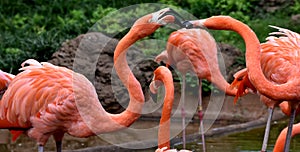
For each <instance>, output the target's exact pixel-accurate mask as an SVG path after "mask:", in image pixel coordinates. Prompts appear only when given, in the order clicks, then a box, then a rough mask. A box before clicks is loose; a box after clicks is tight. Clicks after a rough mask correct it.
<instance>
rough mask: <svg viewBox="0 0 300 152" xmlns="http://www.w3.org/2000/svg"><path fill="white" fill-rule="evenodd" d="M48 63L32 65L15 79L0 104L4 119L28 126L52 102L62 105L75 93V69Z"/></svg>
mask: <svg viewBox="0 0 300 152" xmlns="http://www.w3.org/2000/svg"><path fill="white" fill-rule="evenodd" d="M48 64H49V63H48ZM48 64H46V65H45V66H36V65H30V66H28V67H26V68H24V69H25V71H23V72H21V73H20V74H18V75H17V76H16V77H15V78H14V79H13V80H12V81H11V83H10V85H9V87H8V89H7V90H6V92H5V93H4V95H3V98H2V100H1V103H0V118H2V119H7V120H8V121H10V122H12V123H17V124H18V125H20V127H23V128H27V127H30V126H31V125H32V124H31V120H30V118H31V116H35V117H40V115H43V114H44V113H45V112H49V111H50V108H51V106H49V105H50V104H51V103H52V104H54V105H61V104H63V103H62V102H64V101H65V100H66V99H67V98H68V96H69V95H70V94H72V83H71V81H72V71H71V70H68V69H66V68H62V67H57V66H54V65H52V66H49V65H48ZM52 107H53V106H52ZM52 110H53V109H52Z"/></svg>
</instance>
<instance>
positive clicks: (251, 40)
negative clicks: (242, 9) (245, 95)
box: [200, 16, 299, 101]
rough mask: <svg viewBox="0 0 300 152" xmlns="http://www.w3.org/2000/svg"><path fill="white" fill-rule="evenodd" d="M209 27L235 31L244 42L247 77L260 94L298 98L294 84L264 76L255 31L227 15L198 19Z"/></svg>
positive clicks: (282, 98)
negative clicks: (275, 82)
mask: <svg viewBox="0 0 300 152" xmlns="http://www.w3.org/2000/svg"><path fill="white" fill-rule="evenodd" d="M200 22H201V23H200V24H203V25H204V26H205V27H207V28H209V29H215V30H231V31H235V32H237V33H238V34H239V35H241V37H242V38H243V39H244V41H245V44H246V65H247V69H248V77H249V80H250V81H251V83H252V84H253V86H255V87H256V89H257V90H258V91H259V92H260V93H261V94H262V95H265V96H267V97H269V98H271V99H273V100H278V101H282V100H299V97H298V93H297V90H299V89H298V88H296V87H297V86H296V85H292V84H291V83H286V84H282V85H274V84H272V82H270V81H268V80H267V79H266V77H265V76H264V74H263V72H262V68H261V63H260V58H261V55H260V51H261V46H260V43H259V40H258V39H257V37H256V35H255V33H254V32H253V31H252V30H251V29H250V28H249V27H248V26H247V25H246V24H244V23H242V22H240V21H238V20H236V19H233V18H231V17H229V16H214V17H211V18H207V19H204V20H200Z"/></svg>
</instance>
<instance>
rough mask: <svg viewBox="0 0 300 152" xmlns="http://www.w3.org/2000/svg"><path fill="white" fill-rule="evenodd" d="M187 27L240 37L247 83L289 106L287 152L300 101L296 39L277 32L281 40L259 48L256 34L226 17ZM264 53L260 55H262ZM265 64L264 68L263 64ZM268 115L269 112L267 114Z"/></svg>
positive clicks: (292, 34) (273, 39)
mask: <svg viewBox="0 0 300 152" xmlns="http://www.w3.org/2000/svg"><path fill="white" fill-rule="evenodd" d="M186 25H187V26H192V27H197V26H205V27H207V28H209V29H215V30H232V31H235V32H237V33H239V34H240V35H241V36H242V38H243V39H244V40H245V43H246V65H247V75H248V76H247V79H249V82H251V84H252V85H253V86H254V88H255V89H256V90H257V91H258V92H259V93H260V94H261V97H262V98H266V100H269V102H270V103H272V104H273V105H277V103H281V102H282V101H288V103H289V105H290V106H291V113H292V114H291V117H290V122H289V126H288V128H289V129H288V133H287V138H286V143H285V151H286V152H287V151H288V150H289V143H290V139H291V131H292V127H293V122H294V118H295V114H296V110H295V109H296V108H297V107H298V104H299V101H300V100H299V99H300V95H299V93H300V85H299V84H300V79H299V78H300V77H299V75H300V74H299V72H298V71H299V65H298V64H297V63H298V55H297V54H298V52H299V46H300V45H299V39H300V37H299V35H298V34H297V33H295V32H292V31H289V30H287V29H283V28H278V27H275V28H277V29H279V31H280V32H275V33H272V34H279V35H281V37H279V38H278V37H274V36H271V37H269V38H268V41H267V42H266V43H263V44H260V43H259V41H258V39H257V37H256V35H255V33H254V32H253V31H252V30H251V29H250V28H249V27H248V26H247V25H245V24H244V23H242V22H240V21H238V20H235V19H233V18H231V17H228V16H214V17H211V18H207V19H203V20H200V21H199V20H197V21H190V22H187V23H186ZM264 50H265V51H266V52H265V54H266V55H263V54H262V51H264ZM262 63H265V64H262ZM270 113H271V112H270ZM263 146H264V144H263Z"/></svg>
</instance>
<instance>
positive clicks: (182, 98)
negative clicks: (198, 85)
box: [180, 74, 186, 149]
mask: <svg viewBox="0 0 300 152" xmlns="http://www.w3.org/2000/svg"><path fill="white" fill-rule="evenodd" d="M180 101H181V104H182V106H181V118H182V144H183V149H185V147H186V138H185V135H186V133H185V107H184V103H185V102H184V101H185V74H183V75H182V87H181V99H180Z"/></svg>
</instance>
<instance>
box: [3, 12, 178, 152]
mask: <svg viewBox="0 0 300 152" xmlns="http://www.w3.org/2000/svg"><path fill="white" fill-rule="evenodd" d="M171 14H172V10H171V9H169V8H166V9H162V10H160V11H157V12H155V13H152V14H148V15H145V16H143V17H141V18H140V19H138V20H137V21H136V22H135V23H134V25H133V27H132V28H131V29H130V31H129V32H128V33H127V34H126V35H125V36H124V38H122V39H121V40H120V42H119V43H118V45H117V47H116V49H115V53H114V65H115V69H116V72H117V74H118V76H119V77H120V79H121V81H122V82H123V84H124V85H125V87H126V88H127V89H128V92H129V95H130V101H129V106H128V107H127V109H126V110H125V111H123V112H122V113H120V114H110V113H107V112H106V111H105V110H104V109H103V107H102V106H101V104H100V102H99V101H98V97H97V94H96V91H95V88H94V86H93V85H92V83H90V81H89V80H88V79H87V78H85V77H84V76H83V75H81V74H79V73H76V72H74V71H72V70H70V69H67V68H64V67H59V66H55V65H52V64H50V63H47V62H44V63H39V62H37V61H35V60H27V61H25V62H24V63H23V65H24V67H23V68H21V70H23V71H22V72H21V73H19V74H18V75H16V77H14V78H13V79H12V80H11V82H10V84H9V85H8V87H7V90H6V91H5V93H4V95H3V97H2V99H1V102H0V128H1V129H10V130H12V131H18V132H23V133H25V134H26V135H27V136H29V137H30V138H32V139H35V140H36V141H37V144H38V151H39V152H42V151H44V145H45V144H46V142H47V140H48V139H49V137H50V136H51V135H53V137H54V139H55V142H56V146H57V151H61V149H62V148H61V146H62V139H63V136H64V134H65V133H68V134H70V135H72V136H74V137H89V136H93V135H96V134H100V133H108V132H113V131H117V130H121V129H124V128H126V127H127V126H129V125H131V124H132V123H133V122H134V121H135V120H137V119H138V118H139V116H140V112H141V110H142V106H143V103H144V95H143V92H142V89H141V85H140V84H139V82H138V81H137V80H136V78H135V77H134V75H133V73H132V72H131V70H130V68H129V67H128V65H127V62H126V51H127V48H128V47H129V46H130V45H132V44H133V43H134V42H136V41H137V40H139V39H141V38H143V37H145V36H148V35H150V34H152V33H153V32H154V31H155V30H156V29H158V28H159V27H160V26H162V25H165V24H167V23H172V22H174V21H176V18H175V17H174V16H172V15H171ZM26 64H27V65H29V66H25V65H26ZM84 120H86V121H84Z"/></svg>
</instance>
